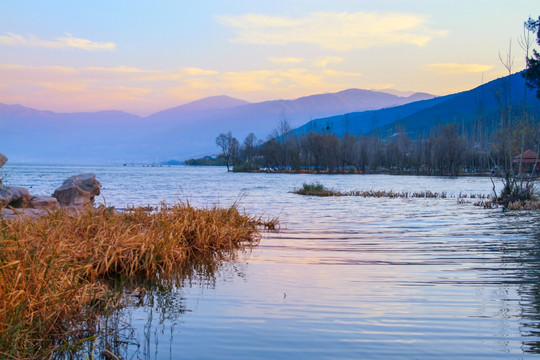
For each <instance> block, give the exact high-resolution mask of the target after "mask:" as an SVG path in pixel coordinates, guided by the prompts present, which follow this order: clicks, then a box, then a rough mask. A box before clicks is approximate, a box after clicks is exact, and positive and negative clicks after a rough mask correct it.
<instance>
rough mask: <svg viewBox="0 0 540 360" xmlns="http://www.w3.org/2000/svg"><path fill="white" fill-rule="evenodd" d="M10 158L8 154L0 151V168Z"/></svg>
mask: <svg viewBox="0 0 540 360" xmlns="http://www.w3.org/2000/svg"><path fill="white" fill-rule="evenodd" d="M7 161H8V158H7V156H6V155H4V154H2V153H0V168H1V167H2V166H4V164H5V163H7Z"/></svg>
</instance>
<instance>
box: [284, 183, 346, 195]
mask: <svg viewBox="0 0 540 360" xmlns="http://www.w3.org/2000/svg"><path fill="white" fill-rule="evenodd" d="M293 193H295V194H299V195H312V196H346V195H347V194H346V193H342V192H340V191H337V190H332V189H327V188H325V187H324V185H323V184H321V183H319V182H315V183H304V184H303V185H302V188H300V189H294V190H293Z"/></svg>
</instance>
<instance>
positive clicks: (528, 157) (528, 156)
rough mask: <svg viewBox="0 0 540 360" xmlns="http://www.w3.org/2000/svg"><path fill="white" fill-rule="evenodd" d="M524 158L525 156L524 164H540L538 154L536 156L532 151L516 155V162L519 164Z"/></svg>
mask: <svg viewBox="0 0 540 360" xmlns="http://www.w3.org/2000/svg"><path fill="white" fill-rule="evenodd" d="M522 156H523V160H522V162H524V163H532V164H534V163H535V162H537V161H538V162H539V163H540V158H538V154H536V153H535V152H534V151H532V150H527V151H525V152H524V153H523V154H519V155H516V156H515V157H514V162H515V163H518V162H519V161H520V160H521V157H522Z"/></svg>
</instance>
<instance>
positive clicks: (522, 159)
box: [513, 150, 540, 176]
mask: <svg viewBox="0 0 540 360" xmlns="http://www.w3.org/2000/svg"><path fill="white" fill-rule="evenodd" d="M513 162H514V164H518V166H520V164H521V168H520V169H519V171H518V173H520V174H521V173H523V172H524V173H526V174H532V175H536V176H538V174H539V173H540V158H538V154H537V153H535V152H534V151H532V150H527V151H525V152H524V153H523V154H519V155H516V156H514V161H513Z"/></svg>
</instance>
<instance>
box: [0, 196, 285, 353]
mask: <svg viewBox="0 0 540 360" xmlns="http://www.w3.org/2000/svg"><path fill="white" fill-rule="evenodd" d="M276 225H277V221H276V220H270V221H262V220H261V219H260V218H255V217H252V216H248V215H244V214H241V213H240V212H239V211H238V209H237V208H236V207H235V206H232V207H230V208H225V209H222V208H216V207H214V208H209V209H195V208H193V207H191V206H190V205H188V204H178V205H174V206H166V205H162V206H160V207H159V208H155V209H148V208H142V207H139V208H131V209H128V210H126V211H124V212H116V211H111V210H110V209H106V208H104V207H102V208H100V209H94V210H89V211H87V212H85V213H83V214H81V215H79V216H69V215H68V214H67V213H66V212H63V211H58V212H56V213H54V214H50V215H47V216H43V217H41V218H39V219H37V220H35V221H22V220H21V221H6V220H0V358H13V359H21V358H47V357H52V356H53V354H54V353H55V352H57V351H60V350H62V349H65V348H66V347H68V348H69V346H71V345H69V344H73V342H74V341H75V343H77V342H81V341H83V342H84V341H86V340H85V339H73V334H74V333H76V331H77V329H79V330H80V328H81V327H84V326H85V325H84V324H87V323H88V321H89V319H92V318H96V317H97V316H98V315H99V314H100V312H103V311H105V310H106V309H108V308H111V307H117V306H121V304H122V299H121V298H119V294H118V292H115V291H114V289H112V288H111V287H110V286H109V285H108V283H107V279H110V278H115V277H120V278H133V277H143V278H152V277H159V278H167V277H170V276H174V274H175V272H177V271H178V269H180V268H181V267H182V266H185V264H187V263H191V262H193V259H194V258H196V257H198V256H205V257H206V258H208V257H211V258H213V259H215V260H222V259H226V258H228V257H231V256H234V252H235V251H236V250H241V249H246V248H247V247H250V246H252V245H253V244H255V243H257V242H258V240H259V238H260V227H261V226H266V227H267V228H275V226H276ZM94 335H95V334H94ZM89 338H92V335H91V336H90V337H89Z"/></svg>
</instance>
